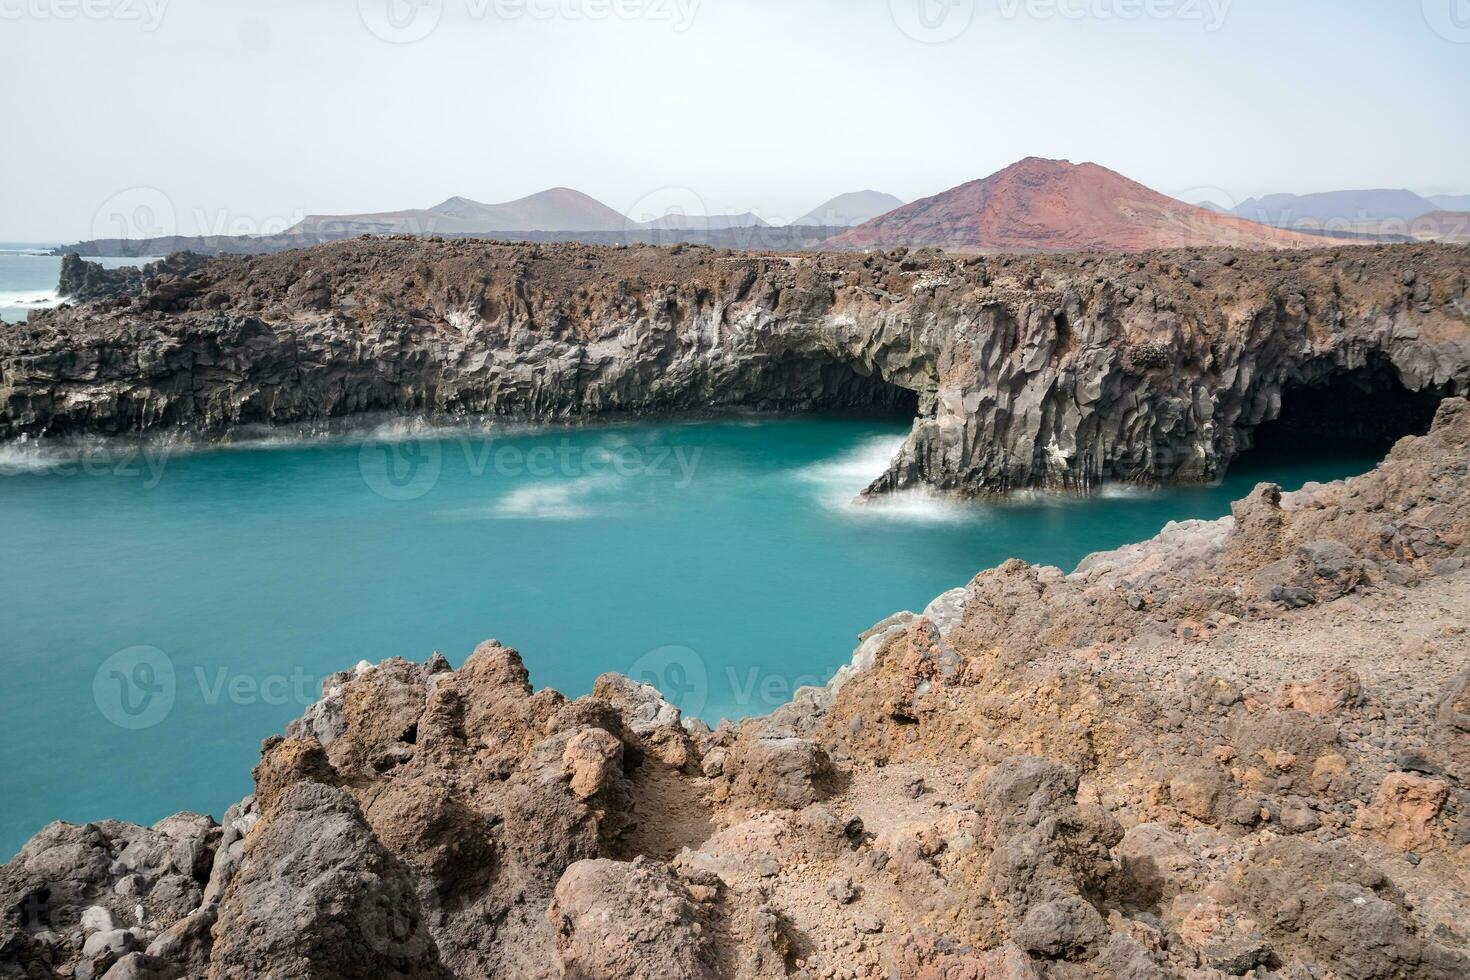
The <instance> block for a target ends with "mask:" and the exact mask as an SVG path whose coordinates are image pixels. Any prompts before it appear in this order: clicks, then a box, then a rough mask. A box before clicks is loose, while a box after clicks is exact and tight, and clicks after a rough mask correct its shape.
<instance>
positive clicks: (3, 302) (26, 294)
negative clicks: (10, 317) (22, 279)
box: [0, 289, 61, 310]
mask: <svg viewBox="0 0 1470 980" xmlns="http://www.w3.org/2000/svg"><path fill="white" fill-rule="evenodd" d="M60 302H61V296H60V295H59V294H58V293H57V292H56V290H54V289H8V290H0V308H4V309H17V308H18V309H24V310H44V309H46V308H47V307H51V306H55V305H56V304H57V303H60Z"/></svg>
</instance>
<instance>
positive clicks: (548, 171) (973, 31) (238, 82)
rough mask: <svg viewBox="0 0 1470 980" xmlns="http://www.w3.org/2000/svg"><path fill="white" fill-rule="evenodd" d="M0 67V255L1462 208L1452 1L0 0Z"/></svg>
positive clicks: (1469, 115) (1466, 160) (1460, 77)
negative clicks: (1249, 211) (912, 207)
mask: <svg viewBox="0 0 1470 980" xmlns="http://www.w3.org/2000/svg"><path fill="white" fill-rule="evenodd" d="M380 35H383V36H380ZM420 35H422V36H421V37H420ZM385 36H386V37H387V38H388V39H387V40H385V39H384V37H385ZM413 38H418V39H417V40H413ZM0 66H3V71H4V77H5V83H4V84H5V90H6V93H7V98H6V99H5V105H6V106H7V107H8V109H7V112H6V115H7V119H6V125H7V129H8V131H9V134H10V135H9V138H8V139H6V140H5V149H4V150H3V156H0V177H3V181H0V240H31V241H44V240H68V241H69V240H74V239H78V238H86V237H93V236H94V235H100V234H104V233H108V232H109V231H110V232H111V233H112V234H116V233H117V224H116V222H117V221H118V220H119V219H118V218H117V216H118V215H124V216H126V217H124V218H122V219H121V220H122V221H123V222H124V224H127V223H132V224H133V225H141V224H144V223H147V222H149V221H151V223H152V227H136V228H134V229H131V230H132V231H133V234H134V235H136V234H138V233H141V232H148V231H159V232H162V231H174V230H177V231H178V232H180V233H185V234H190V233H201V232H222V233H254V232H258V231H261V230H266V231H273V230H278V229H279V228H280V227H282V226H284V225H286V224H290V223H292V222H294V221H295V220H296V219H297V218H299V217H300V216H301V215H303V214H305V213H311V212H316V213H340V212H355V211H373V210H388V209H393V208H399V207H427V206H429V205H432V204H435V203H437V202H438V201H440V200H442V199H443V198H445V197H448V196H450V195H453V194H463V195H465V196H468V197H472V198H476V199H478V200H483V201H503V200H508V199H511V198H515V197H519V196H522V195H525V194H528V193H531V192H534V191H537V190H540V189H543V188H546V187H550V186H555V185H566V186H571V187H576V188H578V189H580V190H584V191H586V192H588V193H590V194H592V195H593V196H594V197H597V198H599V199H600V200H602V201H603V202H605V203H606V204H608V205H610V206H612V207H614V208H617V209H618V210H621V211H623V212H625V213H634V212H636V211H638V210H639V209H640V207H641V208H642V209H643V210H644V212H645V213H647V211H648V202H649V201H650V200H652V201H655V202H659V201H665V200H674V201H676V202H677V203H679V204H680V205H681V206H682V207H683V208H684V210H686V211H688V210H692V207H691V202H699V203H702V204H703V205H704V206H706V207H707V208H708V209H709V210H710V211H737V210H738V211H743V210H747V209H749V210H754V211H756V212H758V213H760V214H761V215H763V216H765V217H766V218H768V219H770V220H786V219H790V218H794V217H796V216H798V215H800V214H802V213H803V212H805V211H807V210H809V209H811V208H813V207H815V206H816V205H817V204H819V203H821V202H822V201H823V200H824V199H826V198H828V197H830V196H832V195H834V194H837V193H839V192H843V191H848V190H858V189H863V188H874V189H877V190H883V191H888V192H890V193H893V194H897V195H898V196H900V197H902V198H904V199H905V200H911V199H914V198H917V197H922V196H926V195H928V194H933V193H937V192H939V191H941V190H943V189H945V188H947V187H951V186H953V185H955V184H958V183H962V182H964V181H966V180H971V179H974V178H977V177H983V176H985V175H987V174H989V173H991V172H993V171H995V170H998V169H1000V168H1001V167H1003V166H1005V165H1007V164H1009V163H1011V162H1013V161H1015V160H1017V159H1019V158H1020V157H1023V156H1027V155H1040V156H1049V157H1064V158H1067V159H1071V160H1074V161H1083V160H1093V161H1096V162H1098V163H1101V164H1103V165H1105V166H1109V167H1112V168H1113V169H1115V170H1119V171H1121V172H1123V173H1124V174H1127V175H1128V176H1130V177H1133V178H1135V179H1138V180H1141V181H1143V182H1144V183H1146V184H1149V185H1150V186H1152V187H1154V188H1156V189H1158V190H1161V191H1164V192H1165V193H1169V194H1173V195H1176V196H1181V197H1186V198H1189V199H1191V200H1197V199H1200V198H1204V197H1208V198H1212V199H1214V200H1216V201H1219V202H1220V203H1222V204H1228V203H1230V202H1231V201H1232V200H1233V201H1237V202H1238V201H1240V200H1243V199H1244V198H1246V197H1249V196H1251V195H1255V194H1260V193H1265V192H1270V191H1297V192H1306V191H1313V190H1329V189H1340V188H1352V187H1372V186H1392V187H1409V188H1412V189H1414V190H1417V191H1420V192H1423V193H1446V192H1454V193H1470V125H1467V119H1470V110H1467V106H1470V0H1290V2H1284V0H973V2H972V0H0ZM640 202H642V203H641V204H640ZM655 209H657V205H655ZM139 215H141V216H143V217H142V218H138V217H137V216H139ZM150 215H151V216H152V217H151V218H149V217H148V216H150Z"/></svg>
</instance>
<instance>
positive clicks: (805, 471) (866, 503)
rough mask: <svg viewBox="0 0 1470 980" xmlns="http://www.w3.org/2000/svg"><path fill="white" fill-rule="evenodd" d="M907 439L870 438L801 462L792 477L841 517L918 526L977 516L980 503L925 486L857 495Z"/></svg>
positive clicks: (876, 476)
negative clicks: (815, 460) (826, 457)
mask: <svg viewBox="0 0 1470 980" xmlns="http://www.w3.org/2000/svg"><path fill="white" fill-rule="evenodd" d="M905 438H907V437H906V436H902V435H894V436H875V437H874V438H872V439H867V440H864V441H863V442H861V443H859V444H858V445H857V446H856V447H854V448H853V449H851V450H849V451H848V452H845V453H843V454H842V455H840V456H837V457H835V458H833V459H829V460H823V461H822V462H820V463H813V464H811V465H809V466H803V467H801V468H800V469H798V470H796V471H795V475H796V478H797V479H798V480H799V481H801V482H803V483H805V484H808V485H809V486H811V487H812V488H814V489H815V490H816V493H817V497H818V499H819V500H820V501H821V503H822V504H823V505H824V506H826V507H828V508H830V509H832V510H835V511H838V512H839V513H841V514H842V515H843V516H846V517H852V518H872V519H879V520H894V521H906V522H909V523H918V524H955V523H967V522H971V521H976V520H979V519H981V518H982V517H983V516H984V514H985V510H984V508H983V506H982V505H979V504H973V503H965V502H963V501H960V500H956V499H954V498H951V497H946V496H944V495H943V494H939V493H934V492H933V491H929V490H917V489H916V490H902V491H899V492H897V493H889V494H883V495H882V496H878V497H864V496H862V493H863V491H864V490H866V489H867V488H868V487H869V486H870V485H871V484H872V482H873V481H874V480H876V479H878V477H880V476H882V475H883V473H884V471H886V470H887V469H888V465H889V464H890V463H891V462H892V461H893V457H894V456H896V455H897V454H898V451H899V449H900V448H901V447H902V446H903V443H904V440H905Z"/></svg>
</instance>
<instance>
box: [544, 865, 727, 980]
mask: <svg viewBox="0 0 1470 980" xmlns="http://www.w3.org/2000/svg"><path fill="white" fill-rule="evenodd" d="M547 914H548V915H549V916H550V918H551V921H552V922H553V924H555V926H556V930H557V951H558V954H559V955H560V957H561V962H562V968H563V970H564V972H565V976H567V977H568V978H575V980H618V978H626V980H705V978H713V977H716V976H718V975H719V973H718V972H717V970H716V967H715V954H714V944H713V936H712V935H711V933H710V931H709V928H708V925H707V924H706V923H705V922H704V921H703V912H702V911H701V909H700V907H699V906H698V905H697V904H696V903H695V902H694V900H693V899H692V898H691V896H690V894H689V889H688V888H687V886H686V885H685V884H684V883H683V882H682V881H680V880H679V878H678V877H677V876H676V875H675V874H674V872H673V871H672V870H671V869H670V868H669V866H668V865H666V864H661V863H658V862H653V861H649V860H647V859H645V858H640V859H638V860H637V861H634V862H633V863H631V864H625V863H623V862H619V861H579V862H577V863H576V864H574V865H572V866H571V867H570V868H568V869H567V871H566V873H565V874H564V875H562V878H561V882H560V883H559V884H558V885H557V886H556V899H555V901H553V902H552V905H551V908H550V910H549V911H548V913H547Z"/></svg>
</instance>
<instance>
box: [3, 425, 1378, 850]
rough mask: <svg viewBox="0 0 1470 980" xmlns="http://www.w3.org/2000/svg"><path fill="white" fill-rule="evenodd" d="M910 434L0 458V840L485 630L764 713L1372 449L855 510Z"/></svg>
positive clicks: (219, 798)
mask: <svg viewBox="0 0 1470 980" xmlns="http://www.w3.org/2000/svg"><path fill="white" fill-rule="evenodd" d="M905 431H906V426H905V425H903V424H901V423H898V422H894V421H889V420H870V419H852V418H845V419H826V418H810V417H808V418H783V419H764V420H756V419H752V418H736V419H730V420H726V421H718V422H702V423H690V424H677V423H669V424H640V425H628V426H613V427H599V428H583V429H571V430H567V429H541V430H519V431H516V430H507V432H505V433H504V434H502V435H499V436H497V437H496V438H494V439H491V438H488V437H487V436H485V435H484V434H483V433H481V434H477V435H473V436H469V435H466V436H463V437H451V438H447V439H443V440H439V441H433V442H416V441H401V440H402V435H401V433H399V434H398V435H395V437H394V438H395V439H397V440H399V441H391V442H386V443H380V442H376V441H373V442H366V443H362V444H351V443H336V444H328V445H321V444H316V445H309V446H308V445H299V444H296V445H293V444H290V443H282V444H277V445H274V446H272V447H270V448H254V449H234V450H229V451H208V452H197V453H194V454H191V455H175V456H171V457H166V458H160V457H156V456H152V455H150V456H147V457H141V456H140V457H133V458H131V459H126V458H106V457H102V456H98V455H93V454H89V455H87V456H85V457H84V458H83V459H81V460H77V459H72V460H70V461H67V462H58V459H57V458H54V457H44V458H43V457H40V456H37V455H36V454H35V453H34V451H32V450H27V449H24V448H17V447H14V446H11V447H0V541H3V542H4V548H5V551H4V560H3V561H0V662H3V664H4V666H5V668H6V677H7V678H8V681H9V683H7V684H6V685H5V686H4V688H3V689H0V717H3V718H4V720H5V721H4V726H5V727H4V736H5V737H4V738H3V739H0V801H3V803H0V858H3V857H6V856H9V855H10V854H11V853H12V852H13V851H14V850H15V849H16V848H17V847H18V846H19V845H20V844H21V843H22V842H23V841H24V839H25V838H26V837H27V836H29V835H30V834H32V833H34V832H35V831H36V830H37V829H38V828H40V827H41V826H42V825H43V824H44V823H45V822H46V821H48V820H51V819H55V818H64V819H67V820H71V821H85V820H92V819H99V818H103V817H119V818H124V819H129V820H135V821H141V822H151V821H154V820H157V819H158V818H160V817H162V816H165V815H167V814H169V813H172V812H175V811H177V810H181V809H192V810H200V811H206V812H212V813H214V814H216V815H218V814H219V813H220V812H221V811H222V810H223V809H224V808H225V807H226V806H227V805H229V804H230V803H232V802H233V801H234V800H236V799H238V798H239V797H240V796H242V795H244V794H245V793H246V792H248V791H249V790H250V775H249V774H250V768H251V766H252V765H253V764H254V763H255V761H256V758H257V750H258V744H259V740H260V739H262V738H264V737H265V736H267V735H270V734H272V733H277V732H280V731H281V730H282V729H283V727H284V725H285V724H286V723H287V721H289V720H290V719H292V718H294V717H296V716H297V715H299V714H300V713H301V711H302V708H303V707H304V704H305V703H307V702H309V701H311V700H313V699H314V698H315V697H316V696H317V693H318V688H319V683H320V680H321V678H322V677H323V676H325V675H327V674H329V673H331V672H332V671H335V670H338V669H342V668H346V667H350V666H351V665H353V664H355V663H356V662H358V661H360V660H370V661H377V660H380V659H382V658H385V657H390V656H395V655H398V656H404V657H409V658H415V659H419V660H422V659H423V658H425V657H427V656H428V655H429V654H430V653H431V652H432V651H434V650H436V649H437V650H441V651H443V652H444V653H445V654H446V655H447V656H448V657H449V659H450V660H451V661H452V662H453V663H455V664H456V665H457V664H458V663H460V662H461V661H462V660H463V658H464V657H465V656H466V655H467V654H468V653H469V651H470V650H471V649H473V647H474V646H475V645H476V644H477V643H479V642H480V641H481V640H484V639H487V638H489V637H496V638H499V639H500V640H502V641H503V642H505V643H507V644H510V645H512V646H515V647H516V648H518V649H519V650H521V651H522V653H523V654H524V655H525V658H526V661H527V664H528V666H529V668H530V670H531V674H532V679H533V681H534V682H535V683H536V684H537V685H538V686H542V685H550V686H554V687H556V688H558V689H559V690H561V691H563V692H565V693H566V694H569V695H579V694H584V693H586V692H587V691H588V690H590V688H591V686H592V683H593V680H594V679H595V678H596V677H597V675H599V674H601V673H603V672H604V671H624V672H629V673H632V674H634V675H635V676H639V677H640V678H642V679H647V680H651V681H654V682H657V683H659V684H660V685H661V686H663V687H664V688H665V689H666V690H667V691H668V693H669V694H671V695H672V696H673V697H675V698H676V699H678V700H679V701H680V702H681V703H682V705H683V706H684V707H685V708H686V709H688V710H690V711H693V712H695V713H698V714H700V715H701V716H703V717H705V718H707V719H709V720H711V721H714V720H717V719H718V718H719V717H720V716H722V715H723V716H739V715H746V714H755V713H764V712H766V711H769V710H771V709H772V708H774V707H775V706H777V705H779V704H780V703H781V702H783V701H785V700H786V699H787V698H788V697H789V696H790V693H791V691H792V689H793V687H795V686H797V685H801V684H807V683H817V682H820V681H824V680H825V679H826V678H827V677H828V676H829V675H830V674H831V673H832V671H833V670H835V669H836V668H837V667H838V666H839V665H841V664H843V663H845V662H846V661H847V660H848V658H849V657H850V655H851V652H852V649H853V647H854V645H855V639H856V636H857V634H858V633H859V632H861V631H862V630H864V629H866V628H867V627H868V626H870V625H872V624H873V623H875V622H876V621H878V620H879V619H882V618H883V617H884V616H887V615H888V614H890V613H892V612H895V611H897V610H900V609H905V608H907V609H915V610H917V609H921V608H922V607H923V606H924V605H925V604H927V603H928V602H929V600H930V599H932V598H933V597H934V596H936V595H938V594H939V593H940V592H943V591H945V590H947V589H950V588H953V587H955V586H959V585H963V584H964V583H965V582H967V581H968V580H969V579H970V578H971V577H973V576H974V575H975V574H976V573H978V572H979V571H981V570H983V569H985V568H987V567H991V566H994V565H996V564H998V563H1000V562H1001V561H1003V560H1005V559H1006V558H1009V557H1012V556H1015V557H1021V558H1025V559H1028V560H1030V561H1033V562H1044V563H1049V564H1056V565H1060V566H1062V567H1064V568H1069V569H1070V568H1071V567H1072V566H1073V565H1074V564H1075V563H1076V562H1077V561H1078V560H1079V559H1080V558H1082V557H1083V556H1084V555H1086V554H1088V553H1089V552H1092V551H1096V550H1099V549H1105V548H1112V547H1115V546H1118V545H1121V544H1124V543H1127V542H1131V541H1137V540H1140V539H1143V538H1147V537H1149V536H1151V535H1153V534H1154V533H1156V532H1157V531H1158V530H1159V529H1160V528H1161V527H1162V526H1163V525H1164V524H1165V523H1166V522H1167V521H1170V520H1174V519H1181V518H1192V517H1205V518H1213V517H1218V516H1221V515H1223V514H1225V513H1228V508H1229V503H1230V501H1231V500H1233V499H1235V498H1238V497H1240V496H1242V495H1244V494H1245V493H1246V492H1248V491H1249V489H1250V488H1251V486H1252V485H1253V484H1254V483H1256V482H1258V481H1260V480H1262V479H1271V480H1275V481H1278V482H1281V483H1282V484H1284V485H1286V486H1287V487H1288V488H1293V487H1296V486H1299V485H1300V484H1301V483H1303V482H1304V481H1306V480H1308V479H1324V480H1325V479H1333V478H1337V477H1341V476H1344V475H1348V474H1351V473H1355V472H1360V471H1364V470H1367V469H1369V468H1370V467H1371V466H1372V464H1373V462H1374V460H1373V459H1368V458H1343V457H1332V458H1312V457H1310V456H1307V455H1303V454H1297V455H1295V456H1294V457H1293V458H1291V459H1290V460H1277V461H1274V462H1271V461H1262V462H1259V463H1254V464H1252V463H1246V464H1245V465H1241V466H1238V467H1237V468H1236V469H1235V470H1234V471H1233V472H1232V473H1231V475H1230V477H1229V478H1228V479H1227V480H1226V481H1225V482H1224V484H1223V485H1221V486H1219V487H1214V488H1193V489H1181V490H1172V491H1167V492H1160V493H1142V492H1116V493H1105V494H1103V495H1100V496H1097V497H1094V498H1091V499H1088V500H1076V499H1066V498H1046V497H1043V498H1038V499H1033V500H1031V501H1029V502H1015V503H1007V504H1004V505H990V506H981V505H964V504H958V503H951V502H941V501H936V500H932V499H928V498H924V497H917V496H909V497H904V498H900V499H899V500H896V501H894V502H891V503H887V504H882V505H860V504H855V503H854V502H853V498H854V496H855V495H856V494H857V493H858V491H860V490H861V489H862V488H863V486H864V485H865V484H866V483H867V482H868V481H869V480H871V479H872V478H873V477H875V476H877V475H878V474H879V473H880V472H881V471H882V469H883V468H884V465H885V463H886V461H887V460H888V459H889V458H890V457H891V454H892V452H893V451H894V449H895V448H896V447H897V445H898V444H899V442H900V441H901V439H902V437H903V435H904V433H905ZM169 680H172V691H171V692H170V691H169V690H168V684H167V682H168V681H169ZM170 693H171V694H172V697H171V699H170Z"/></svg>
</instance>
